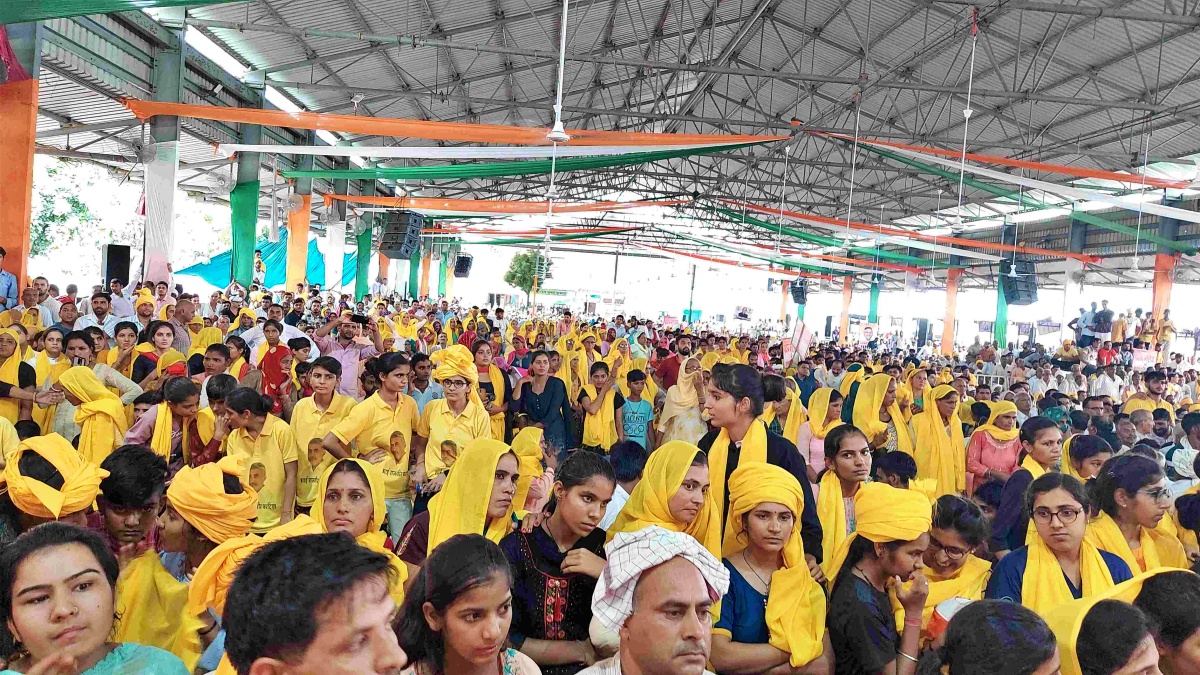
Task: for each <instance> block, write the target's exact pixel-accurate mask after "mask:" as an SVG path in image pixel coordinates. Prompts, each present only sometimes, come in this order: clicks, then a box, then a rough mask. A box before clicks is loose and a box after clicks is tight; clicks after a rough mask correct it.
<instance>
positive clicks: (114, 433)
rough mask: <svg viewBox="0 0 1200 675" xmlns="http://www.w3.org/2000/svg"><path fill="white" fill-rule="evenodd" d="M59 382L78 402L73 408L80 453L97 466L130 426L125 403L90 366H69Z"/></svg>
mask: <svg viewBox="0 0 1200 675" xmlns="http://www.w3.org/2000/svg"><path fill="white" fill-rule="evenodd" d="M58 383H59V384H60V385H61V386H62V388H63V389H65V390H66V391H67V392H68V393H70V394H71V395H72V396H74V397H76V398H78V399H79V400H80V401H81V403H80V404H79V406H78V407H77V408H75V423H76V424H78V425H79V429H80V431H79V454H80V455H82V456H83V458H84V459H86V460H87V461H89V462H91V463H92V464H95V465H96V466H100V463H101V462H103V461H104V458H105V457H108V455H109V453H111V452H112V451H113V450H116V449H117V448H118V447H120V446H121V444H123V443H124V442H125V431H126V429H127V428H128V427H129V424H128V418H127V417H126V416H125V404H124V403H121V399H120V398H118V397H117V395H116V394H114V393H112V392H111V391H109V390H108V388H107V387H105V386H104V385H103V384H101V383H100V380H98V379H96V374H95V373H94V372H92V369H91V368H87V367H85V366H75V367H73V368H69V369H68V370H67V371H66V372H65V373H63V374H62V377H60V378H58Z"/></svg>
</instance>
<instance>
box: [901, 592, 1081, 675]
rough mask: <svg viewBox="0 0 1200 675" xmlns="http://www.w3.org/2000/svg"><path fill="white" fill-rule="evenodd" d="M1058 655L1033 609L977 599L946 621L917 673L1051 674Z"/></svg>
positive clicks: (1054, 668)
mask: <svg viewBox="0 0 1200 675" xmlns="http://www.w3.org/2000/svg"><path fill="white" fill-rule="evenodd" d="M1059 663H1060V657H1059V653H1058V644H1057V642H1056V641H1055V639H1054V633H1053V632H1051V631H1050V627H1049V626H1047V625H1046V621H1045V620H1044V619H1042V617H1040V616H1038V615H1037V614H1036V613H1034V612H1033V611H1031V610H1029V609H1027V608H1025V607H1022V606H1021V605H1014V604H1013V603H1011V602H1002V601H1000V600H979V601H976V602H972V603H971V604H969V605H967V606H966V607H963V608H962V609H960V610H959V611H958V613H956V614H955V615H954V618H953V619H951V620H950V625H949V626H948V627H947V628H946V632H945V640H943V641H942V645H941V646H940V647H939V648H937V649H936V650H934V651H930V652H927V658H922V659H921V668H920V671H919V672H920V673H922V675H1055V674H1056V673H1058V672H1059Z"/></svg>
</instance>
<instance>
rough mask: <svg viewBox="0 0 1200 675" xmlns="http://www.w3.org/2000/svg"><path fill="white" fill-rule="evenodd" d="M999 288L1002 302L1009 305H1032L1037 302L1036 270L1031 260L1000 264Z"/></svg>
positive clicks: (1009, 261) (1006, 261)
mask: <svg viewBox="0 0 1200 675" xmlns="http://www.w3.org/2000/svg"><path fill="white" fill-rule="evenodd" d="M1000 286H1001V288H1003V289H1004V300H1005V301H1006V302H1007V303H1008V304H1010V305H1032V304H1033V303H1035V302H1037V294H1038V285H1037V269H1036V268H1035V266H1034V264H1033V261H1032V260H1018V261H1016V263H1015V264H1014V263H1013V262H1012V261H1011V260H1004V261H1002V262H1001V263H1000Z"/></svg>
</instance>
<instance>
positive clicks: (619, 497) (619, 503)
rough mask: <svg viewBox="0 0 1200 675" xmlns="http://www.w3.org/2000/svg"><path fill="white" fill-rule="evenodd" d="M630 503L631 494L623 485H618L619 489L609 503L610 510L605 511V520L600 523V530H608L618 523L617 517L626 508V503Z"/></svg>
mask: <svg viewBox="0 0 1200 675" xmlns="http://www.w3.org/2000/svg"><path fill="white" fill-rule="evenodd" d="M627 501H629V493H628V492H626V491H625V488H623V487H621V484H620V483H618V484H617V489H616V490H614V491H613V496H612V501H610V502H609V503H608V509H607V510H605V511H604V519H603V520H601V521H600V528H601V529H604V530H607V529H608V528H610V527H612V526H613V523H615V522H617V515H618V514H620V513H621V509H623V508H625V502H627Z"/></svg>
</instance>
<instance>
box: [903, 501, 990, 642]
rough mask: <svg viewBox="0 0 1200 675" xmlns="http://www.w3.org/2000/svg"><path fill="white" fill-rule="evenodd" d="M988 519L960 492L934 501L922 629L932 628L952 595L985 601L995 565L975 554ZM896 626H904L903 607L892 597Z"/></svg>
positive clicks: (985, 536)
mask: <svg viewBox="0 0 1200 675" xmlns="http://www.w3.org/2000/svg"><path fill="white" fill-rule="evenodd" d="M987 535H988V521H987V518H986V517H985V516H984V515H983V511H982V510H981V509H980V508H979V506H978V505H977V504H975V502H972V501H970V500H969V499H965V498H963V497H960V496H958V495H942V496H941V497H939V498H938V499H937V501H935V502H934V504H933V524H932V525H931V526H930V529H929V548H926V549H925V553H924V554H922V556H921V557H922V560H923V561H924V562H925V577H926V578H927V579H928V580H929V596H928V597H927V598H926V599H925V609H924V610H922V611H921V630H922V631H924V630H926V629H927V628H928V627H929V619H930V618H932V617H933V610H935V609H937V606H938V605H939V604H941V603H943V602H945V601H946V600H949V599H950V598H963V599H965V600H982V599H983V593H984V591H985V590H986V589H987V582H988V579H989V578H990V577H991V574H992V564H991V563H990V562H988V561H986V560H983V559H982V558H977V557H975V555H974V552H975V550H976V549H978V548H979V547H980V546H981V545H982V544H983V543H984V542H985V541H986V540H987ZM892 609H894V610H895V611H896V625H897V627H898V628H899V629H903V628H904V608H903V607H901V606H900V602H899V601H898V600H897V599H896V598H895V597H893V598H892Z"/></svg>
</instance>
